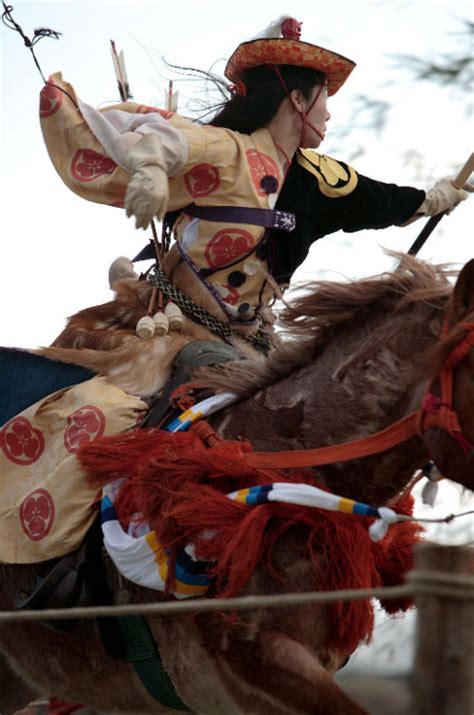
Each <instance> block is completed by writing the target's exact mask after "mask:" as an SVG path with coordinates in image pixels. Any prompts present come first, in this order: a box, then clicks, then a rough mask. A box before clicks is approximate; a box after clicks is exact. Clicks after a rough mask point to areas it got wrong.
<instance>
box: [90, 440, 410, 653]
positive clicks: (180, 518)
mask: <svg viewBox="0 0 474 715" xmlns="http://www.w3.org/2000/svg"><path fill="white" fill-rule="evenodd" d="M251 449H252V448H251V445H250V444H249V443H248V442H243V441H239V442H237V441H235V442H231V441H218V442H217V443H216V444H214V445H213V446H212V447H206V446H205V445H204V444H203V442H202V441H201V440H200V439H199V437H198V436H197V435H195V434H194V433H193V432H192V431H191V432H182V433H177V434H170V433H168V432H162V431H159V430H154V429H150V430H140V431H136V432H129V433H126V434H122V435H117V436H113V437H105V438H102V439H98V440H95V441H94V442H91V443H88V444H85V445H84V446H83V447H82V448H81V449H80V451H79V454H78V457H79V460H80V462H81V465H82V467H83V468H84V469H85V470H86V472H88V474H89V480H90V481H91V483H92V484H93V485H94V486H96V487H100V486H103V485H104V484H106V483H108V482H112V481H114V480H117V479H124V482H123V484H122V485H121V487H120V490H119V494H118V498H117V500H116V502H115V507H116V510H117V514H118V517H119V519H120V521H121V522H122V523H127V522H128V521H129V520H130V518H131V517H132V515H133V516H134V517H135V516H136V513H137V512H138V513H140V514H141V516H142V518H143V521H144V522H146V523H148V524H149V526H150V527H151V528H152V529H154V530H155V532H156V535H157V538H158V539H159V541H160V542H161V543H162V545H163V547H164V548H165V549H167V550H168V552H169V554H170V564H169V565H170V568H169V573H170V574H171V576H170V580H169V583H168V584H167V588H168V590H170V591H171V590H172V587H173V583H172V574H173V572H174V569H173V565H174V562H175V560H176V556H177V554H178V552H179V551H180V549H182V548H183V547H184V546H186V545H187V544H189V543H194V544H195V549H196V556H197V558H199V559H201V560H204V561H209V562H211V574H212V575H213V576H214V578H215V586H214V587H213V590H212V593H213V595H215V596H219V597H231V596H235V595H237V594H238V593H239V592H240V591H241V590H242V588H243V587H244V586H245V585H246V584H247V582H248V581H249V579H250V578H251V576H252V574H253V572H254V570H255V568H256V566H257V565H258V564H259V563H262V564H263V566H264V567H265V569H266V571H267V572H268V573H269V574H270V576H271V577H272V578H273V579H274V580H275V581H277V582H279V583H280V584H281V588H282V590H284V589H285V585H286V582H285V575H284V573H283V572H282V571H280V569H279V568H278V564H277V563H276V562H275V560H274V558H273V557H274V553H275V547H276V544H277V542H278V541H279V539H281V538H282V537H284V534H285V532H287V531H289V530H290V529H298V530H299V532H300V533H301V531H302V529H304V530H305V533H306V535H307V536H306V549H305V558H309V559H310V560H311V562H312V564H313V570H314V584H313V586H312V587H313V588H314V590H319V591H332V590H337V589H348V588H375V587H379V586H392V585H396V584H400V583H402V582H403V574H404V573H405V572H406V571H407V570H409V569H410V568H411V567H412V564H413V557H412V549H413V546H414V544H416V543H417V542H418V541H419V540H420V536H419V534H420V531H421V527H420V526H419V525H418V524H416V523H413V522H402V523H398V524H394V525H392V526H391V527H390V529H389V531H388V534H387V536H386V537H385V538H384V539H382V540H381V541H380V542H377V543H374V542H373V541H372V540H371V539H370V536H369V534H368V526H369V525H370V523H372V521H373V519H369V518H368V517H360V516H356V515H352V514H346V513H341V512H333V511H326V510H322V509H316V508H308V507H301V506H297V505H292V504H283V503H277V502H273V503H267V504H261V505H258V506H247V505H245V504H240V503H238V502H235V501H232V500H230V499H228V497H227V496H226V494H227V493H229V492H232V491H235V490H237V489H244V488H246V487H250V486H256V485H261V484H269V483H273V482H304V483H308V484H312V485H313V486H318V487H319V488H323V489H324V487H321V485H320V484H317V480H316V479H315V476H314V474H313V473H312V472H309V471H306V472H305V471H302V472H298V473H296V472H293V473H292V474H291V475H290V474H287V473H284V472H279V471H277V470H259V469H254V468H252V467H250V466H249V465H248V464H247V463H246V461H245V454H246V453H248V452H250V451H251ZM391 506H392V508H394V509H395V510H396V511H399V512H402V513H410V514H411V513H412V509H413V499H412V497H410V496H403V497H401V499H400V500H399V501H398V503H396V504H392V505H391ZM210 529H212V531H211V532H210ZM300 557H301V556H299V558H300ZM382 605H383V606H384V608H385V609H386V610H387V612H389V613H394V612H396V611H399V610H406V609H407V608H409V607H410V606H411V602H410V601H409V600H408V599H405V600H403V601H402V600H400V601H398V602H394V601H389V602H388V603H383V604H382ZM322 608H324V609H325V613H326V614H327V616H326V617H327V618H329V620H330V627H329V628H328V633H329V636H328V640H327V643H326V646H327V647H328V648H334V649H336V650H340V651H346V652H347V651H348V650H352V649H355V648H356V647H357V646H358V645H359V644H360V643H361V642H368V641H369V640H370V637H371V634H372V630H373V622H374V613H373V606H372V603H371V602H370V601H369V600H367V601H353V602H350V603H334V604H329V605H325V606H323V607H322ZM316 610H317V609H316V608H314V609H311V611H310V612H311V613H312V612H313V611H316Z"/></svg>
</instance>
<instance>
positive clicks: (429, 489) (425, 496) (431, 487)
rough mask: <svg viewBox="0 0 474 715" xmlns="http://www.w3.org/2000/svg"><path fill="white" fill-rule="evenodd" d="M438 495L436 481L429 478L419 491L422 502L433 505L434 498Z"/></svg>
mask: <svg viewBox="0 0 474 715" xmlns="http://www.w3.org/2000/svg"><path fill="white" fill-rule="evenodd" d="M437 496H438V483H437V482H431V481H430V480H429V479H428V480H427V482H426V483H425V486H424V487H423V489H422V491H421V500H422V502H423V504H428V505H429V506H434V505H435V502H436V498H437Z"/></svg>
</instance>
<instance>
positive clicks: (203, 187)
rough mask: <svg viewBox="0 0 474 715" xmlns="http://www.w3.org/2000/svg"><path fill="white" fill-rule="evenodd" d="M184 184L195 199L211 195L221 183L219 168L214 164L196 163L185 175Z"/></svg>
mask: <svg viewBox="0 0 474 715" xmlns="http://www.w3.org/2000/svg"><path fill="white" fill-rule="evenodd" d="M184 184H185V186H186V189H187V191H188V192H189V193H190V194H191V196H192V197H193V198H194V199H201V198H203V197H204V196H209V194H212V192H213V191H215V190H216V189H217V188H218V186H219V184H220V178H219V169H218V168H217V166H214V165H213V164H207V163H203V164H196V166H193V168H192V169H191V170H190V171H188V172H187V173H186V174H185V175H184Z"/></svg>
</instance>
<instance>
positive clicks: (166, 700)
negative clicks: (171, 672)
mask: <svg viewBox="0 0 474 715" xmlns="http://www.w3.org/2000/svg"><path fill="white" fill-rule="evenodd" d="M117 620H118V622H119V625H120V630H121V633H122V639H123V657H124V658H125V660H127V661H128V662H129V663H130V665H132V666H133V669H134V670H135V673H136V674H137V675H138V677H139V678H140V680H141V682H142V683H143V685H144V686H145V688H146V689H147V690H148V692H149V693H150V695H151V696H152V697H153V698H154V699H155V700H156V701H157V702H158V703H160V705H164V706H165V707H167V708H171V709H172V710H180V711H182V712H190V710H189V708H188V707H187V706H186V705H185V704H184V703H183V701H182V700H181V698H180V697H179V696H178V694H177V692H176V690H175V688H174V685H173V683H172V682H171V680H170V678H169V676H168V674H167V672H166V670H165V669H164V667H163V663H162V662H161V658H160V653H159V651H158V648H157V647H156V643H155V640H154V638H153V635H152V633H151V631H150V627H149V625H148V623H147V621H146V619H145V618H143V616H121V617H119V618H117Z"/></svg>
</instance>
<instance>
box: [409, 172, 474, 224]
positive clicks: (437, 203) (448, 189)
mask: <svg viewBox="0 0 474 715" xmlns="http://www.w3.org/2000/svg"><path fill="white" fill-rule="evenodd" d="M453 180H454V177H445V178H444V179H440V181H438V182H437V183H436V184H435V185H434V186H433V188H432V189H430V190H429V191H427V192H426V197H425V200H424V201H423V203H422V204H421V206H420V208H419V209H418V210H417V212H416V215H417V216H419V215H421V216H437V215H438V214H440V213H441V212H442V211H447V213H448V214H449V213H451V211H452V210H453V209H454V208H456V206H457V205H458V204H460V203H461V201H465V200H466V199H467V197H468V196H469V193H470V192H472V191H474V185H473V184H469V183H466V184H464V186H463V187H462V188H461V189H455V188H454V186H453V184H452V182H453Z"/></svg>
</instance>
